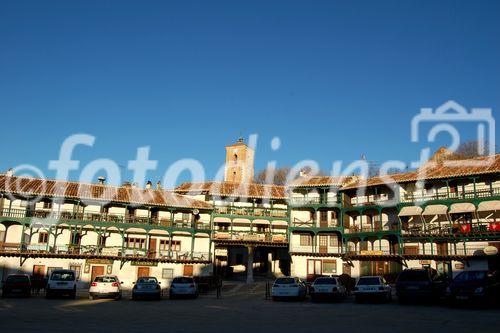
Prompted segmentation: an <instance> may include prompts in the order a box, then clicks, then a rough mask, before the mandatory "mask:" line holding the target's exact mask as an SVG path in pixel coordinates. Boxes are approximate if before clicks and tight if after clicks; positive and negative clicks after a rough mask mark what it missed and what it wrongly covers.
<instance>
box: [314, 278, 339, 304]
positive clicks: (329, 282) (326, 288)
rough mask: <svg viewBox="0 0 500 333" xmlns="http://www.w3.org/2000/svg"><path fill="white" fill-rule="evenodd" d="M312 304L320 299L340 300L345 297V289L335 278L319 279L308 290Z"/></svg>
mask: <svg viewBox="0 0 500 333" xmlns="http://www.w3.org/2000/svg"><path fill="white" fill-rule="evenodd" d="M309 295H311V300H312V301H313V302H315V301H318V300H320V299H325V300H326V299H330V300H342V299H345V298H346V297H347V290H346V287H345V286H344V285H343V284H342V283H341V282H340V281H339V280H338V278H336V277H319V278H317V279H316V280H314V282H313V284H312V285H311V287H310V288H309Z"/></svg>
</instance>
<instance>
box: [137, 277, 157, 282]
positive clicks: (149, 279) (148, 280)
mask: <svg viewBox="0 0 500 333" xmlns="http://www.w3.org/2000/svg"><path fill="white" fill-rule="evenodd" d="M137 283H158V280H156V278H154V277H148V278H140V279H139V280H137Z"/></svg>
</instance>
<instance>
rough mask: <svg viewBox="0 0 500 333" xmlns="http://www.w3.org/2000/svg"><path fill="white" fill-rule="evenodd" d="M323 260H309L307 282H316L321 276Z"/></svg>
mask: <svg viewBox="0 0 500 333" xmlns="http://www.w3.org/2000/svg"><path fill="white" fill-rule="evenodd" d="M321 265H322V264H321V260H316V259H308V260H307V281H314V279H316V277H317V276H318V275H321V268H322V267H321Z"/></svg>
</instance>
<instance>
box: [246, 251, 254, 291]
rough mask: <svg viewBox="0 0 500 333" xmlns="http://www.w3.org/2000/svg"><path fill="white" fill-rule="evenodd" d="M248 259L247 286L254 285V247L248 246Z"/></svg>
mask: <svg viewBox="0 0 500 333" xmlns="http://www.w3.org/2000/svg"><path fill="white" fill-rule="evenodd" d="M247 250H248V258H247V284H251V283H253V250H254V248H253V246H252V245H249V246H247Z"/></svg>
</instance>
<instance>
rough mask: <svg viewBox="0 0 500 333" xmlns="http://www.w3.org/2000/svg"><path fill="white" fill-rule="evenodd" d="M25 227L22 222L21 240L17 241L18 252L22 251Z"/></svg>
mask: <svg viewBox="0 0 500 333" xmlns="http://www.w3.org/2000/svg"><path fill="white" fill-rule="evenodd" d="M25 229H26V226H25V225H24V223H23V228H22V231H21V241H20V242H19V252H22V251H23V248H24V230H25Z"/></svg>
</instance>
